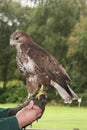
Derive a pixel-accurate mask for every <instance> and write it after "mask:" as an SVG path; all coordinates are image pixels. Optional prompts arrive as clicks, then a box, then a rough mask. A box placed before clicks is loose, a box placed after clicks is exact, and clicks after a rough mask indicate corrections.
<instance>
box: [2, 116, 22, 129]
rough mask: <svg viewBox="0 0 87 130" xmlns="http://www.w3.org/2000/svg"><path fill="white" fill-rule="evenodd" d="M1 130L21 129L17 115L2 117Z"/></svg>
mask: <svg viewBox="0 0 87 130" xmlns="http://www.w3.org/2000/svg"><path fill="white" fill-rule="evenodd" d="M0 129H1V130H20V129H19V127H18V121H17V118H16V117H15V116H13V117H7V118H2V119H0Z"/></svg>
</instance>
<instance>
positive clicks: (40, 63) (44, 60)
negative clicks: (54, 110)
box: [28, 44, 78, 103]
mask: <svg viewBox="0 0 87 130" xmlns="http://www.w3.org/2000/svg"><path fill="white" fill-rule="evenodd" d="M28 55H29V57H31V59H32V60H33V61H34V63H35V64H36V66H37V67H38V68H39V70H40V71H41V72H42V73H45V74H46V75H47V76H48V77H49V79H50V81H51V85H53V86H54V88H55V89H56V90H57V91H58V92H59V94H60V96H61V97H62V98H63V99H64V102H66V103H71V102H72V100H75V99H78V96H77V95H76V94H75V93H74V91H73V90H72V89H71V88H70V86H69V84H68V81H70V77H69V75H68V74H67V72H66V71H65V69H64V68H63V67H62V65H61V64H60V63H59V62H58V61H57V60H56V59H55V58H54V57H53V56H52V55H50V54H49V53H48V52H47V51H46V50H45V49H43V48H41V47H40V46H38V45H36V44H34V45H32V47H31V48H30V50H29V52H28Z"/></svg>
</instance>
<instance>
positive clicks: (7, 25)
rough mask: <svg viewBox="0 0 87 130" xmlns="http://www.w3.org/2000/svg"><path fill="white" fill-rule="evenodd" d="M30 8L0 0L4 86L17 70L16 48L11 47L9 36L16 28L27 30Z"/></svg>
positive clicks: (0, 74)
mask: <svg viewBox="0 0 87 130" xmlns="http://www.w3.org/2000/svg"><path fill="white" fill-rule="evenodd" d="M28 10H29V9H28ZM28 10H27V7H25V8H23V7H21V5H20V4H19V3H16V2H13V1H12V0H4V1H3V0H0V53H1V55H0V80H1V81H2V82H3V88H5V87H6V83H7V81H8V80H11V79H12V78H14V74H15V71H16V61H15V58H14V56H15V49H10V48H9V38H10V35H11V34H12V32H14V31H15V30H16V29H20V28H21V30H22V29H23V30H26V26H27V24H28V21H29V20H28V19H29V17H28Z"/></svg>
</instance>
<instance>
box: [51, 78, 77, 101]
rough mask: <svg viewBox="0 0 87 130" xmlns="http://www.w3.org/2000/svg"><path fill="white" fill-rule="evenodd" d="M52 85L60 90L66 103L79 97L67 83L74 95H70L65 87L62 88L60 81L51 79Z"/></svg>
mask: <svg viewBox="0 0 87 130" xmlns="http://www.w3.org/2000/svg"><path fill="white" fill-rule="evenodd" d="M51 85H52V86H54V88H55V89H56V90H57V91H58V93H59V95H60V96H61V98H62V99H63V100H64V103H72V100H76V99H78V96H77V95H76V94H75V92H74V91H73V90H72V89H71V88H70V87H69V85H67V87H68V88H69V90H70V92H71V94H72V97H71V96H70V95H69V93H68V92H67V91H66V90H65V89H64V88H62V87H61V86H60V85H59V84H58V83H56V82H54V81H53V80H51Z"/></svg>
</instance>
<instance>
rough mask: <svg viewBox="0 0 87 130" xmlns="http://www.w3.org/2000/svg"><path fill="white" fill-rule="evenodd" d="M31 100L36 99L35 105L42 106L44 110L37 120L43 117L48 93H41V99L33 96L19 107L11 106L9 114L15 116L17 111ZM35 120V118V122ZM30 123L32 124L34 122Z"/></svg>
mask: <svg viewBox="0 0 87 130" xmlns="http://www.w3.org/2000/svg"><path fill="white" fill-rule="evenodd" d="M31 100H33V101H34V105H36V106H38V107H40V108H41V110H42V113H41V115H40V116H39V117H37V119H36V120H38V119H40V118H41V117H42V115H43V113H44V110H45V106H46V104H47V95H45V94H43V95H40V99H39V100H38V99H37V98H36V97H32V98H29V99H27V101H26V102H25V103H23V104H22V105H20V106H18V107H15V108H11V109H10V110H9V112H8V116H14V115H16V113H17V112H18V111H20V110H21V109H22V108H24V107H26V106H27V105H28V104H29V103H30V101H31ZM34 121H35V120H33V122H34ZM30 124H32V122H31V123H30ZM30 124H28V125H30Z"/></svg>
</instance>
